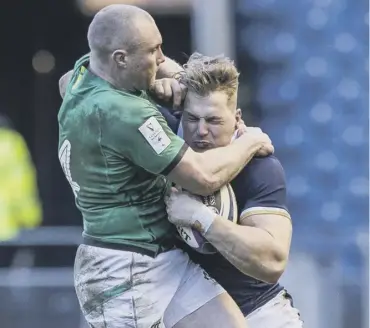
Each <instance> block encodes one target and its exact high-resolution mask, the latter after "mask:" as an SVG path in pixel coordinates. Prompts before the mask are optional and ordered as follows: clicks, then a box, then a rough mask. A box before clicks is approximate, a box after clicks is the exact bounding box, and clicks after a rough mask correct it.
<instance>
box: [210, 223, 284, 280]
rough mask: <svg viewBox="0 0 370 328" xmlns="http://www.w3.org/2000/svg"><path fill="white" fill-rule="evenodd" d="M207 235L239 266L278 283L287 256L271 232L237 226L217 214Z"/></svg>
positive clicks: (254, 274) (222, 252)
mask: <svg viewBox="0 0 370 328" xmlns="http://www.w3.org/2000/svg"><path fill="white" fill-rule="evenodd" d="M205 237H206V238H207V240H208V241H209V242H211V243H212V244H213V246H215V247H216V248H217V250H218V251H219V252H220V253H221V254H222V255H223V256H224V257H225V258H226V259H227V260H228V261H229V262H230V263H231V264H233V265H234V266H235V267H236V268H237V269H239V270H240V271H241V272H243V273H244V274H246V275H248V276H251V277H254V278H256V279H259V280H262V281H265V282H269V283H275V282H277V281H278V279H279V278H280V276H281V274H282V273H283V271H284V269H285V265H286V261H287V259H286V256H285V255H284V252H283V251H280V247H279V245H278V244H277V243H276V242H275V240H274V238H273V236H271V235H270V234H269V233H268V232H266V231H264V230H262V229H259V228H255V227H248V226H240V225H236V224H234V223H232V222H229V221H227V220H225V219H223V218H220V217H217V218H216V219H215V220H214V222H213V223H212V225H211V226H210V228H209V229H208V231H207V233H206V235H205Z"/></svg>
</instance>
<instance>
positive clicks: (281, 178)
mask: <svg viewBox="0 0 370 328" xmlns="http://www.w3.org/2000/svg"><path fill="white" fill-rule="evenodd" d="M240 182H241V183H242V184H244V190H245V200H244V201H243V206H241V213H240V219H241V220H242V219H244V218H246V217H248V216H251V215H255V214H280V215H283V216H286V217H288V218H290V215H289V212H288V208H287V204H286V202H287V199H286V181H285V174H284V169H283V167H282V166H281V164H280V162H279V160H278V159H277V158H276V157H274V156H268V157H264V158H255V159H253V160H252V161H251V163H250V164H249V165H247V166H246V168H245V170H244V171H243V176H242V179H241V181H240ZM239 188H240V186H239Z"/></svg>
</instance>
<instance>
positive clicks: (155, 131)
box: [58, 55, 187, 254]
mask: <svg viewBox="0 0 370 328" xmlns="http://www.w3.org/2000/svg"><path fill="white" fill-rule="evenodd" d="M88 62H89V56H88V55H87V56H84V57H82V58H81V59H80V60H79V61H77V63H76V65H75V68H74V72H73V75H72V79H71V82H70V83H69V85H68V87H67V91H66V95H65V97H64V100H63V104H62V106H61V108H60V111H59V114H58V121H59V160H60V163H61V166H62V168H63V171H64V173H65V175H66V178H67V180H68V182H69V183H70V185H71V187H72V190H73V193H74V195H75V197H76V205H77V207H78V209H79V210H80V211H81V213H82V217H83V225H84V232H83V234H84V236H87V237H88V238H92V239H93V240H96V241H98V242H102V243H113V244H121V245H126V246H129V247H135V249H136V248H139V249H141V250H146V251H150V252H152V253H153V254H156V253H157V252H158V251H161V248H162V246H161V243H162V242H163V240H168V239H169V240H172V238H173V236H174V228H173V226H172V224H171V223H170V222H169V221H168V220H167V212H166V207H165V203H164V196H165V194H166V192H167V190H168V188H169V184H168V182H167V181H166V178H165V175H166V174H167V173H169V172H170V171H171V170H172V169H173V168H174V167H175V166H176V164H177V163H178V162H179V161H180V160H181V158H182V156H183V154H184V153H185V150H186V147H187V146H186V144H185V143H184V141H183V140H182V139H181V138H179V137H177V136H176V135H175V134H174V133H173V132H172V131H171V130H170V128H169V127H168V126H167V123H166V122H165V120H164V118H163V116H162V115H161V113H160V112H159V111H158V110H157V108H156V106H155V105H153V104H152V103H151V102H150V101H149V99H148V97H147V96H146V93H145V92H141V93H140V92H139V93H135V94H133V93H129V92H124V91H122V90H118V89H116V88H114V87H113V86H112V85H111V84H109V83H108V82H106V81H105V80H103V79H101V78H99V77H97V76H96V75H94V74H93V73H91V72H90V71H89V70H88V68H87V67H88ZM168 246H169V247H171V246H172V244H171V242H170V243H169V244H168Z"/></svg>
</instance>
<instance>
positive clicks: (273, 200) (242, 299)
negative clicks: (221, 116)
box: [160, 108, 287, 316]
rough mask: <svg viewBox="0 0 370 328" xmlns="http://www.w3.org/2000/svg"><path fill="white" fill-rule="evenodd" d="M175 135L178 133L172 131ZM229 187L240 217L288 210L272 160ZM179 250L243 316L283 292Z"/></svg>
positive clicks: (257, 163)
mask: <svg viewBox="0 0 370 328" xmlns="http://www.w3.org/2000/svg"><path fill="white" fill-rule="evenodd" d="M160 111H161V112H162V114H163V116H164V117H165V118H166V119H167V120H168V117H169V112H168V110H166V109H163V108H160ZM170 115H171V114H170ZM174 122H175V121H174V118H173V117H172V118H171V120H170V121H168V123H169V126H170V127H171V128H176V129H178V126H179V124H178V123H176V124H175V123H174ZM174 132H177V131H175V130H174ZM231 185H232V187H233V189H234V193H235V197H236V201H237V205H238V213H239V217H241V216H243V214H246V213H247V212H248V211H252V210H253V208H256V207H264V208H271V209H274V208H277V209H284V210H287V206H286V182H285V174H284V170H283V168H282V166H281V164H280V162H279V160H278V159H277V158H276V157H275V156H272V155H271V156H267V157H255V158H253V159H252V160H251V161H250V163H249V164H248V165H247V166H246V167H245V168H244V169H243V170H242V171H241V172H240V173H239V174H238V176H236V177H235V178H234V180H233V181H232V182H231ZM247 238H248V237H247ZM179 246H180V247H181V248H182V249H184V250H185V251H186V252H187V253H188V254H189V256H190V258H191V259H192V260H193V261H194V262H196V263H199V264H200V265H201V266H202V267H203V268H204V269H205V270H206V271H207V272H208V274H209V275H210V276H211V277H212V278H214V279H215V280H216V281H218V282H219V283H220V284H221V285H222V286H223V287H224V288H225V290H226V291H227V292H228V293H229V294H230V295H231V297H233V299H234V300H235V302H236V303H237V304H238V306H239V307H240V309H241V310H242V312H243V314H244V315H245V316H247V315H248V314H250V313H251V312H253V311H254V310H256V309H258V308H259V307H261V306H262V305H264V304H266V303H267V302H268V301H269V300H271V299H272V298H274V297H275V296H276V295H277V294H278V293H279V292H280V291H282V290H283V289H284V287H283V286H281V285H280V284H269V283H265V282H263V281H260V280H257V279H255V278H252V277H250V276H247V275H245V274H244V273H242V272H240V271H239V270H238V269H237V268H235V267H234V266H233V265H232V264H231V263H230V262H229V261H228V260H226V259H225V258H224V257H223V256H222V255H221V254H220V253H217V254H213V255H203V254H200V253H198V252H196V251H194V250H193V249H192V248H191V247H189V246H188V245H187V244H186V243H181V242H180V244H179Z"/></svg>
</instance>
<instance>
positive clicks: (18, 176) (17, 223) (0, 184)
mask: <svg viewBox="0 0 370 328" xmlns="http://www.w3.org/2000/svg"><path fill="white" fill-rule="evenodd" d="M0 158H1V161H0V241H5V240H8V239H11V238H13V237H15V236H16V235H17V233H18V232H19V231H20V230H21V229H22V228H32V227H35V226H37V225H38V224H39V223H40V222H41V216H42V212H41V206H40V201H39V196H38V190H37V185H36V176H35V169H34V166H33V163H32V161H31V158H30V155H29V152H28V149H27V145H26V143H25V142H24V140H23V137H22V136H21V135H20V134H19V133H18V132H16V131H15V130H14V129H13V127H12V125H11V122H10V120H9V119H8V118H6V117H5V116H4V115H1V114H0Z"/></svg>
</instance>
